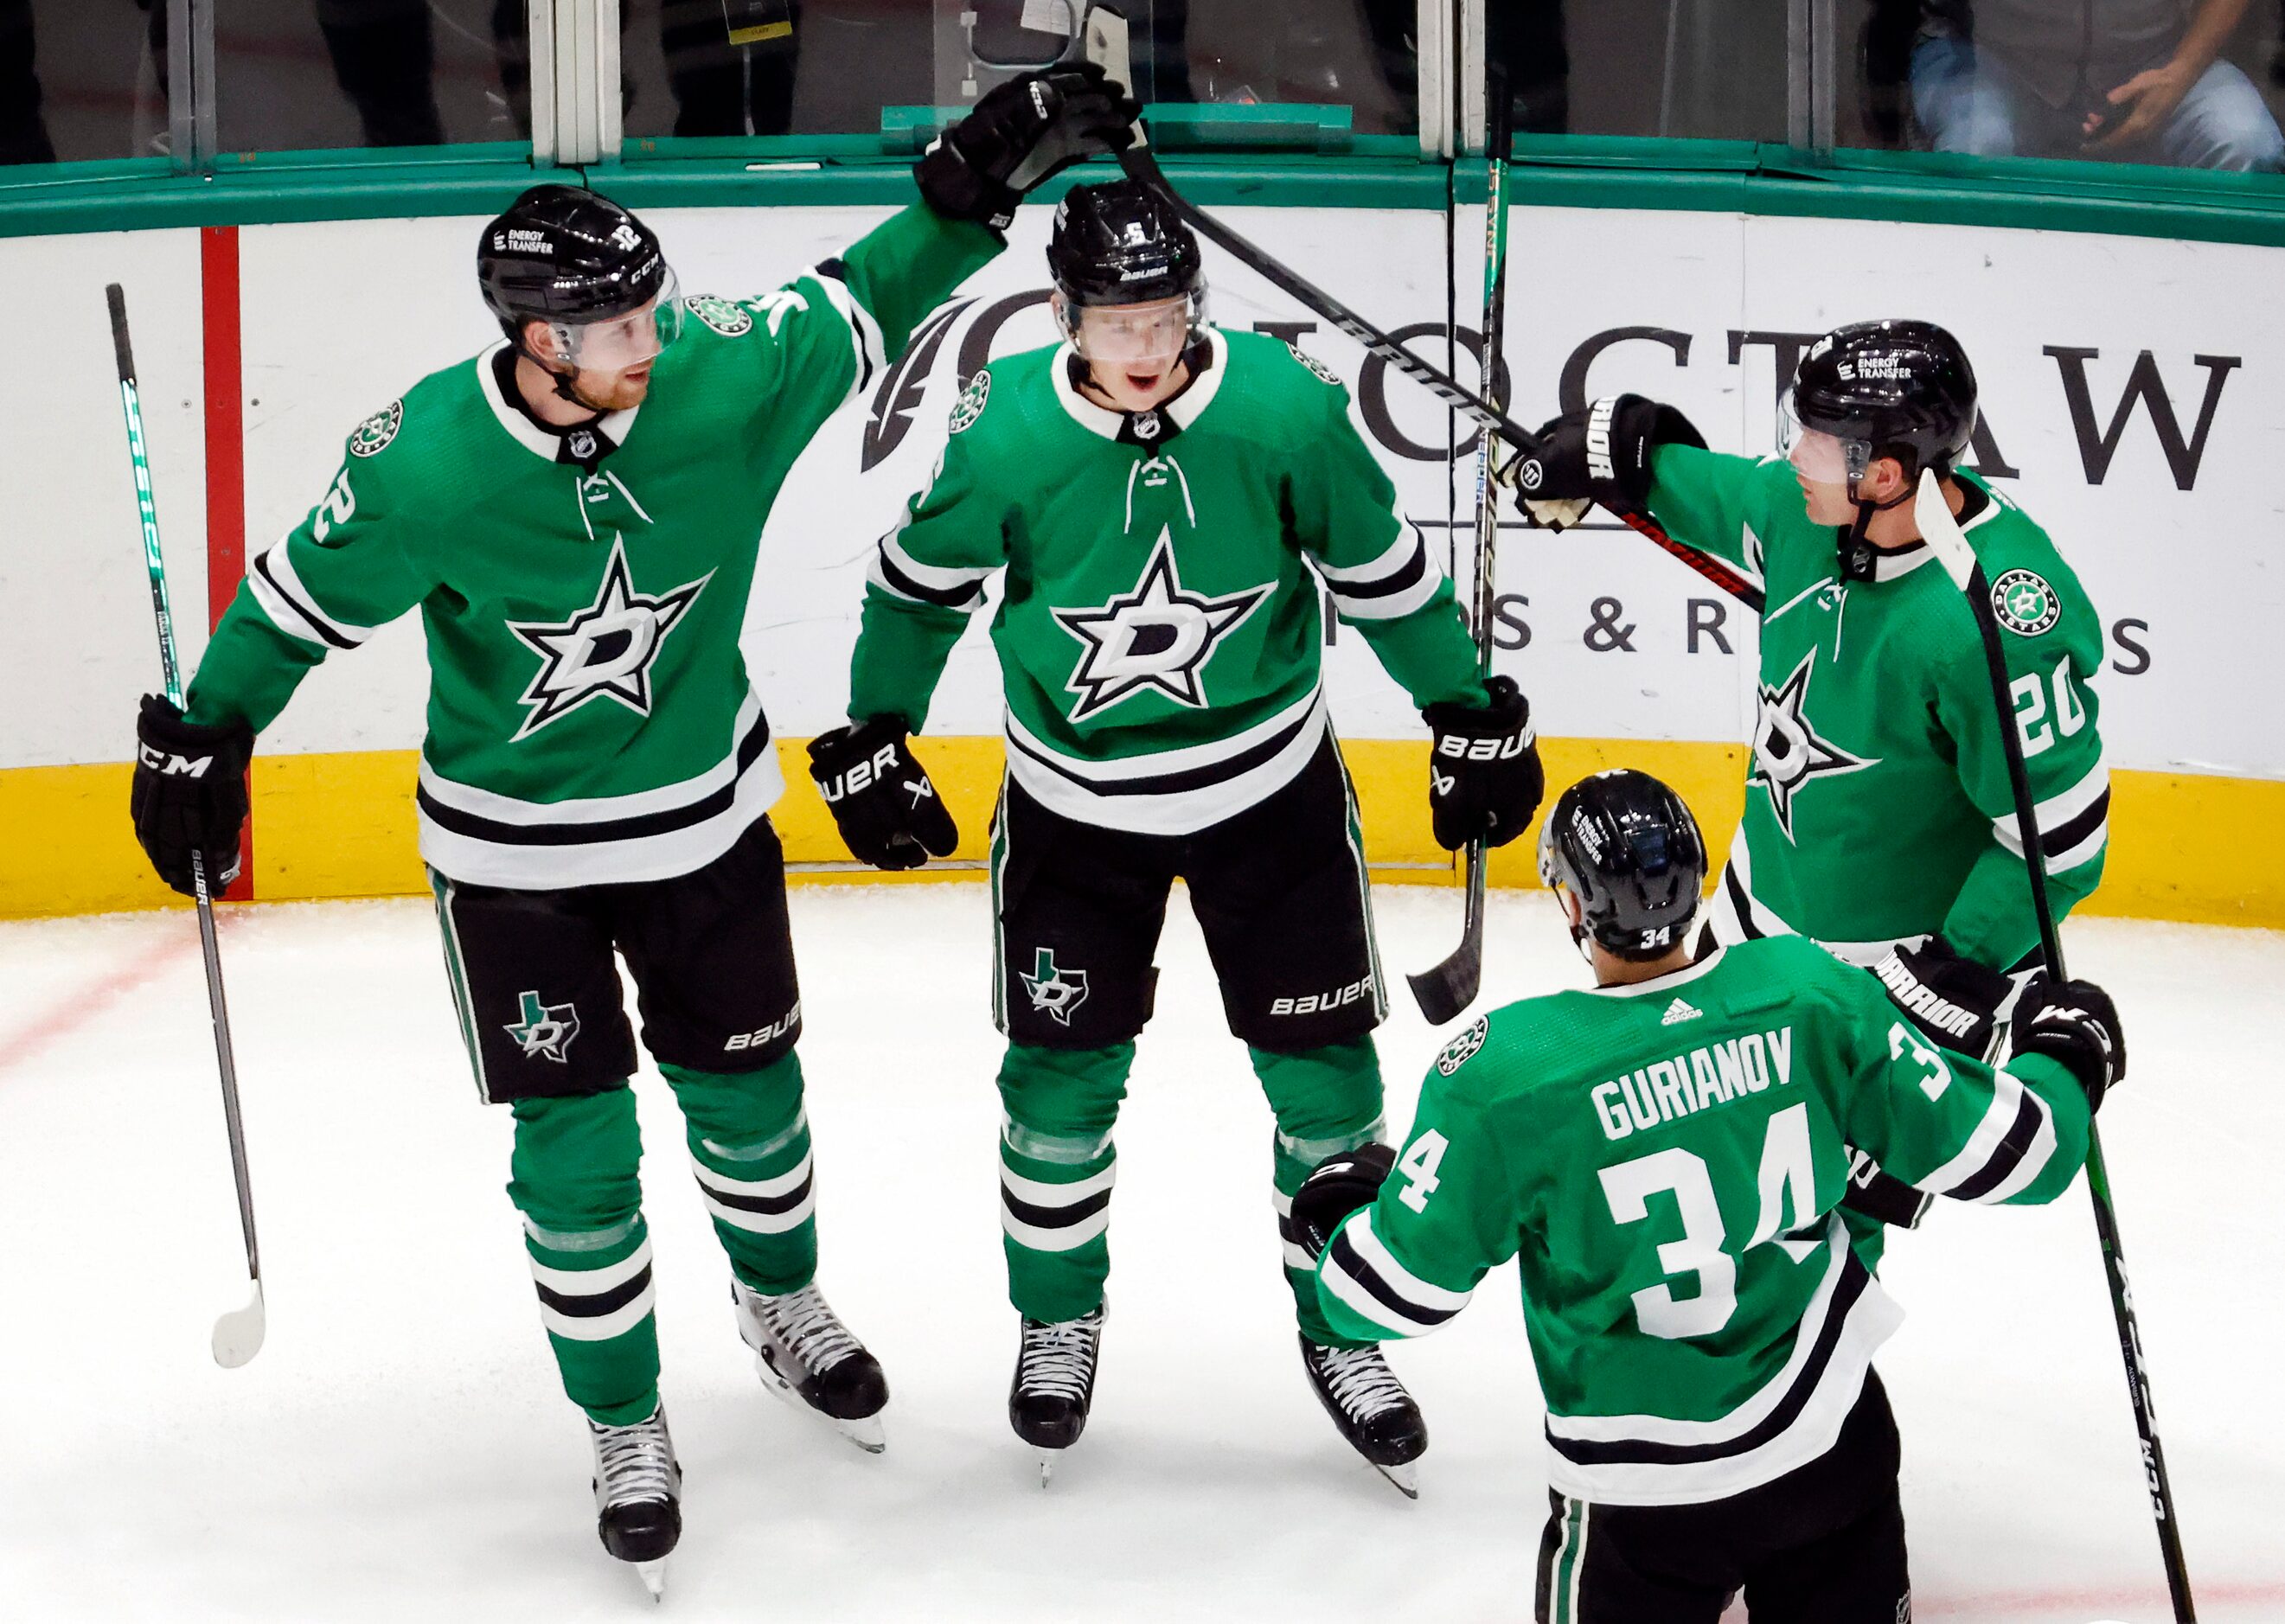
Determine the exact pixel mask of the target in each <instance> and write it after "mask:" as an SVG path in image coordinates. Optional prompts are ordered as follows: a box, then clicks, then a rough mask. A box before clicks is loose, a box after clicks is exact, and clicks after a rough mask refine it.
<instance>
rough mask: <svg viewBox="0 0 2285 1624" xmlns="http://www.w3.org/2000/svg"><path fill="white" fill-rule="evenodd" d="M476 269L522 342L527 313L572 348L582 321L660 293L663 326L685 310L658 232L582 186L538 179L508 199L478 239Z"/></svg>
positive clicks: (503, 321) (489, 300)
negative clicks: (679, 303) (678, 302)
mask: <svg viewBox="0 0 2285 1624" xmlns="http://www.w3.org/2000/svg"><path fill="white" fill-rule="evenodd" d="M476 276H477V279H479V280H480V281H481V282H483V290H484V302H485V303H486V304H488V305H490V306H491V310H492V314H493V315H495V316H497V317H498V318H499V323H500V326H502V327H503V328H505V329H506V333H507V335H508V337H509V338H510V339H511V340H512V341H515V342H516V343H517V344H519V345H521V344H522V336H523V325H524V323H526V322H528V321H534V320H538V321H544V322H546V323H547V324H548V325H549V326H552V327H554V328H556V329H557V330H558V332H559V333H560V334H562V335H563V336H564V338H565V340H566V342H565V349H566V352H567V353H569V352H570V349H571V346H570V344H569V334H570V333H573V332H574V331H576V330H577V328H579V327H582V326H590V325H592V324H594V323H597V322H603V321H609V320H610V319H611V318H614V317H618V316H624V315H627V314H628V313H629V312H631V311H633V310H640V309H641V308H642V306H643V305H645V304H647V303H648V302H650V301H652V300H654V299H656V300H657V301H658V302H659V308H660V310H661V313H662V326H664V324H665V323H667V322H670V321H671V320H672V319H674V318H676V317H677V316H679V309H675V308H672V307H674V306H675V298H674V293H675V285H674V273H673V271H671V270H670V269H669V268H668V266H667V263H666V253H665V250H664V248H663V247H660V245H659V240H658V237H657V234H656V232H654V231H652V230H651V229H650V227H648V225H645V224H643V223H642V222H641V221H640V220H638V219H637V218H636V217H635V216H633V215H632V214H630V213H629V212H628V211H627V210H625V209H624V208H620V207H619V206H618V205H617V204H616V203H614V202H612V201H611V200H610V199H609V198H607V197H603V196H601V195H599V194H597V193H595V192H588V191H585V190H584V189H582V188H580V187H577V186H562V185H545V186H534V187H532V188H531V189H530V191H528V192H525V193H524V194H523V195H522V197H519V198H518V199H516V200H515V201H514V202H513V203H511V204H509V205H508V207H507V211H506V213H505V214H503V215H501V216H499V218H498V219H496V220H494V221H493V222H492V223H491V224H490V225H487V226H486V227H484V231H483V238H482V239H480V240H479V241H478V242H477V244H476ZM660 336H661V340H662V341H665V340H666V339H668V338H671V336H672V335H671V333H670V332H665V331H662V333H661V335H660Z"/></svg>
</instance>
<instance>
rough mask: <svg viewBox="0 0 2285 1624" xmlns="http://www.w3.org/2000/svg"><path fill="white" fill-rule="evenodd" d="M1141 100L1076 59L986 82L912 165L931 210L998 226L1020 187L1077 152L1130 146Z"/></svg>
mask: <svg viewBox="0 0 2285 1624" xmlns="http://www.w3.org/2000/svg"><path fill="white" fill-rule="evenodd" d="M1141 116H1142V107H1141V106H1140V104H1138V103H1137V102H1136V101H1135V98H1133V97H1131V96H1129V95H1128V94H1127V90H1126V88H1125V87H1124V86H1122V85H1118V84H1114V83H1112V82H1111V81H1110V80H1108V79H1107V78H1105V77H1104V76H1103V69H1102V67H1100V66H1099V65H1098V64H1096V63H1093V62H1082V63H1080V64H1078V65H1076V66H1074V67H1057V68H1052V69H1050V70H1048V72H1046V73H1043V74H1019V75H1017V76H1016V77H1015V78H1013V79H1010V80H1009V81H1008V82H1006V83H1005V84H1000V85H995V86H993V88H992V89H991V90H987V91H985V93H984V97H983V99H981V100H980V101H978V103H977V104H976V106H975V109H974V111H972V112H970V114H968V116H967V117H966V118H963V119H962V120H961V121H960V122H958V123H957V124H954V126H953V127H952V128H951V129H947V130H946V131H945V132H944V133H943V134H942V135H940V136H938V137H937V138H936V139H935V140H934V141H931V142H930V143H929V149H928V151H927V152H926V153H923V154H922V155H921V161H920V162H919V163H917V164H915V166H914V168H913V178H914V179H915V180H916V181H918V182H919V183H920V189H921V196H923V198H925V199H927V200H928V203H929V207H930V208H933V209H935V210H936V211H937V213H938V214H940V215H944V216H948V217H950V218H952V219H954V220H973V221H976V222H977V223H978V224H981V225H988V226H990V227H991V228H992V229H993V231H1006V230H1007V229H1008V224H1009V222H1010V221H1012V220H1013V219H1015V217H1016V206H1017V204H1018V203H1020V202H1022V201H1023V199H1024V194H1025V192H1029V191H1030V190H1031V189H1032V188H1033V187H1034V186H1036V185H1038V184H1040V182H1041V181H1043V180H1045V179H1047V178H1048V177H1049V176H1050V175H1053V174H1055V173H1056V172H1057V171H1058V170H1061V169H1065V168H1067V167H1069V166H1070V165H1072V164H1074V163H1077V162H1078V161H1080V159H1082V158H1092V157H1095V156H1096V155H1097V154H1099V153H1116V152H1119V151H1122V150H1124V149H1125V148H1127V147H1128V146H1130V145H1133V144H1134V141H1135V132H1134V130H1133V129H1132V128H1131V126H1132V125H1133V124H1134V122H1135V120H1136V119H1137V118H1139V117H1141Z"/></svg>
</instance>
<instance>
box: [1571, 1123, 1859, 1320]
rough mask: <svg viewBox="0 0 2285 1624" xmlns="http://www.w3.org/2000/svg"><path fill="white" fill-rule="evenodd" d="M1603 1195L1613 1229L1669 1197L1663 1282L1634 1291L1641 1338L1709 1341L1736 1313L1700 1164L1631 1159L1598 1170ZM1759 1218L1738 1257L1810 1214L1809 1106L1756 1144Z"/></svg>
mask: <svg viewBox="0 0 2285 1624" xmlns="http://www.w3.org/2000/svg"><path fill="white" fill-rule="evenodd" d="M1600 1176H1601V1178H1602V1181H1603V1197H1604V1199H1605V1200H1606V1201H1607V1202H1608V1203H1609V1204H1610V1209H1611V1219H1612V1221H1613V1222H1614V1223H1619V1224H1636V1223H1640V1222H1642V1221H1643V1220H1645V1219H1646V1218H1648V1217H1649V1216H1650V1198H1651V1197H1652V1196H1657V1195H1671V1196H1673V1197H1674V1204H1675V1208H1676V1212H1678V1213H1679V1214H1680V1215H1681V1218H1682V1238H1681V1239H1680V1240H1676V1241H1669V1242H1666V1243H1664V1244H1662V1245H1661V1246H1660V1247H1659V1249H1658V1263H1659V1267H1661V1269H1663V1270H1664V1271H1665V1272H1666V1276H1667V1277H1666V1279H1664V1280H1661V1281H1660V1282H1659V1283H1657V1284H1655V1285H1649V1286H1645V1287H1644V1288H1643V1289H1642V1290H1641V1291H1637V1292H1635V1293H1634V1298H1633V1300H1634V1306H1635V1321H1636V1323H1637V1324H1638V1325H1639V1326H1641V1328H1642V1332H1643V1334H1644V1335H1645V1336H1646V1337H1662V1338H1668V1339H1669V1340H1672V1339H1676V1338H1683V1337H1708V1336H1711V1335H1713V1334H1714V1333H1715V1332H1716V1331H1717V1330H1721V1329H1722V1328H1723V1327H1724V1325H1726V1324H1728V1323H1729V1322H1730V1316H1731V1314H1735V1313H1736V1312H1737V1311H1738V1259H1737V1258H1736V1257H1735V1256H1732V1255H1731V1252H1730V1251H1728V1250H1727V1249H1726V1248H1725V1247H1724V1244H1723V1243H1724V1239H1725V1238H1726V1234H1725V1231H1724V1228H1723V1223H1722V1205H1721V1203H1720V1202H1719V1201H1717V1200H1716V1199H1715V1196H1714V1179H1713V1175H1712V1173H1710V1172H1709V1171H1708V1168H1707V1165H1706V1162H1705V1159H1704V1158H1703V1157H1700V1156H1699V1155H1697V1154H1696V1153H1695V1152H1694V1151H1690V1150H1684V1149H1682V1148H1681V1147H1680V1146H1678V1145H1676V1146H1671V1147H1669V1148H1668V1149H1664V1150H1658V1151H1653V1153H1652V1154H1650V1155H1648V1156H1638V1157H1635V1158H1634V1160H1632V1161H1630V1162H1621V1163H1620V1164H1619V1165H1617V1166H1615V1167H1606V1168H1604V1169H1602V1171H1601V1175H1600ZM1756 1182H1757V1183H1758V1185H1759V1187H1760V1190H1759V1193H1760V1198H1761V1199H1760V1217H1759V1218H1758V1220H1756V1221H1755V1225H1754V1233H1753V1236H1752V1237H1751V1238H1750V1239H1748V1240H1747V1242H1746V1243H1745V1245H1744V1246H1743V1247H1741V1248H1739V1251H1741V1252H1744V1251H1752V1250H1753V1249H1754V1248H1755V1247H1756V1246H1759V1245H1762V1244H1763V1243H1766V1242H1769V1241H1773V1240H1776V1239H1777V1238H1778V1237H1779V1236H1781V1235H1784V1234H1786V1232H1787V1231H1789V1230H1794V1229H1798V1228H1802V1226H1803V1225H1805V1224H1807V1223H1808V1222H1809V1221H1810V1220H1811V1219H1813V1218H1815V1217H1816V1216H1817V1212H1818V1206H1817V1168H1816V1163H1815V1161H1814V1159H1813V1157H1812V1155H1811V1152H1810V1135H1809V1106H1808V1104H1807V1102H1800V1103H1796V1104H1793V1105H1788V1106H1786V1108H1785V1109H1784V1110H1781V1111H1779V1112H1778V1113H1777V1114H1776V1115H1775V1116H1773V1117H1771V1118H1770V1121H1769V1127H1768V1129H1767V1131H1766V1133H1765V1134H1764V1136H1763V1141H1762V1162H1761V1170H1760V1176H1759V1178H1758V1179H1757V1180H1756ZM1682 1275H1694V1276H1695V1277H1696V1281H1697V1289H1696V1291H1694V1292H1693V1293H1692V1295H1690V1296H1688V1297H1676V1295H1675V1293H1674V1283H1675V1282H1676V1280H1677V1279H1678V1278H1679V1277H1680V1276H1682Z"/></svg>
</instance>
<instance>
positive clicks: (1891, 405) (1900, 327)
mask: <svg viewBox="0 0 2285 1624" xmlns="http://www.w3.org/2000/svg"><path fill="white" fill-rule="evenodd" d="M1786 404H1787V408H1788V412H1789V415H1790V416H1791V418H1792V420H1793V421H1794V424H1796V425H1798V427H1800V428H1805V429H1812V430H1818V431H1820V432H1822V433H1825V434H1828V435H1833V437H1834V438H1835V439H1837V440H1839V441H1840V442H1841V445H1842V448H1843V450H1844V451H1846V452H1847V454H1848V476H1849V486H1850V489H1851V490H1852V492H1853V490H1854V489H1855V486H1856V482H1857V480H1859V479H1861V478H1862V477H1863V476H1864V474H1865V469H1867V468H1869V467H1872V464H1873V459H1874V458H1877V457H1894V458H1895V459H1896V460H1897V461H1898V462H1900V463H1902V464H1903V465H1904V477H1905V479H1906V480H1907V481H1912V480H1917V479H1918V478H1919V477H1920V470H1921V469H1923V468H1933V469H1935V470H1936V474H1937V475H1938V476H1940V477H1941V476H1943V475H1948V474H1950V473H1951V469H1952V465H1953V464H1954V463H1955V462H1957V461H1958V460H1959V456H1960V453H1961V452H1963V451H1966V450H1967V445H1968V441H1969V439H1970V438H1971V437H1972V436H1973V435H1975V368H1974V367H1972V366H1970V365H1968V364H1967V350H1965V349H1961V348H1960V344H1959V340H1958V339H1956V338H1954V337H1952V335H1951V333H1947V332H1945V331H1944V330H1943V328H1942V327H1939V326H1936V324H1935V323H1934V322H1932V321H1859V322H1852V323H1850V324H1849V326H1845V327H1836V328H1834V329H1833V331H1832V332H1830V333H1826V335H1825V336H1824V337H1823V338H1821V339H1819V340H1818V341H1817V342H1816V343H1815V344H1813V345H1811V346H1810V350H1809V353H1808V354H1807V355H1805V356H1803V357H1802V359H1801V366H1800V368H1799V370H1797V371H1796V372H1795V373H1794V381H1793V390H1792V393H1791V395H1790V396H1788V397H1787V402H1786Z"/></svg>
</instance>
